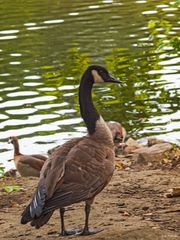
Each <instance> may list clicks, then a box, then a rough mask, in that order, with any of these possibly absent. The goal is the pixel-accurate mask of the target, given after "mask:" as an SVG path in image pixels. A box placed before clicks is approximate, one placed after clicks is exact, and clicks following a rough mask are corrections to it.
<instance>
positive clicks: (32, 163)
mask: <svg viewBox="0 0 180 240" xmlns="http://www.w3.org/2000/svg"><path fill="white" fill-rule="evenodd" d="M19 161H20V163H22V164H24V165H28V166H29V167H32V168H34V169H37V170H38V171H40V170H41V168H42V166H43V164H44V161H42V160H40V159H38V158H35V157H32V156H30V155H21V159H20V160H19Z"/></svg>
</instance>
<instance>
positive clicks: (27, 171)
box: [8, 136, 47, 177]
mask: <svg viewBox="0 0 180 240" xmlns="http://www.w3.org/2000/svg"><path fill="white" fill-rule="evenodd" d="M8 143H12V144H13V146H14V158H13V159H14V162H15V166H16V169H17V171H18V172H19V174H20V175H21V176H23V177H28V176H34V177H39V176H40V171H41V168H42V166H43V164H44V162H45V161H46V160H47V157H46V156H44V155H41V154H32V155H26V154H22V153H20V150H19V142H18V138H17V137H16V136H11V137H9V140H8Z"/></svg>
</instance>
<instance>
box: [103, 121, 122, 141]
mask: <svg viewBox="0 0 180 240" xmlns="http://www.w3.org/2000/svg"><path fill="white" fill-rule="evenodd" d="M107 125H108V127H109V128H110V130H111V133H112V136H113V141H114V143H117V144H119V143H123V142H124V141H125V138H126V130H125V128H124V127H123V126H122V125H121V124H120V123H119V122H107Z"/></svg>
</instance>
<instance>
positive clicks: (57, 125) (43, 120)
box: [0, 0, 180, 169]
mask: <svg viewBox="0 0 180 240" xmlns="http://www.w3.org/2000/svg"><path fill="white" fill-rule="evenodd" d="M0 3H1V18H0V22H1V25H0V26H1V29H0V162H1V163H3V164H4V165H5V166H6V168H7V169H8V168H11V167H13V166H14V163H13V161H9V160H11V159H12V157H13V150H12V145H9V144H8V143H7V139H8V137H9V136H11V135H16V136H18V137H19V140H20V147H21V151H22V153H26V154H31V153H46V152H47V150H48V149H49V148H51V147H54V146H56V145H58V144H62V143H64V142H65V141H67V140H68V139H70V138H72V137H77V136H82V135H84V134H85V133H86V128H85V126H84V123H83V121H82V119H81V116H80V112H79V104H78V95H77V93H78V85H79V81H80V78H81V75H82V73H83V71H84V70H85V69H86V67H87V66H88V65H89V64H100V65H104V66H106V67H107V68H108V70H110V71H111V72H112V74H113V75H114V76H115V77H117V78H119V79H120V80H121V82H122V84H121V85H116V86H114V85H111V84H106V85H100V86H96V87H95V88H94V91H93V99H94V102H95V105H96V106H97V108H98V110H99V111H100V113H101V114H102V116H103V117H104V119H105V120H106V121H118V122H121V123H122V124H123V125H124V126H125V128H126V129H127V131H128V134H129V136H132V137H134V138H143V137H146V136H152V135H159V137H160V138H163V139H166V140H170V141H173V142H176V143H179V141H180V140H179V133H180V126H179V120H180V111H179V96H178V91H179V86H180V83H179V81H180V64H179V63H180V56H179V55H178V53H179V52H178V51H179V45H178V44H179V42H178V34H179V30H180V18H179V14H178V13H179V12H178V11H179V4H178V3H179V0H176V1H168V0H164V1H163V0H161V1H149V0H137V1H135V0H121V1H118V0H116V1H115V0H114V1H113V0H104V1H98V0H96V1H93V0H87V1H81V0H73V1H65V0H63V1H59V0H52V1H48V0H39V1H35V0H27V1H18V0H14V1H10V0H0Z"/></svg>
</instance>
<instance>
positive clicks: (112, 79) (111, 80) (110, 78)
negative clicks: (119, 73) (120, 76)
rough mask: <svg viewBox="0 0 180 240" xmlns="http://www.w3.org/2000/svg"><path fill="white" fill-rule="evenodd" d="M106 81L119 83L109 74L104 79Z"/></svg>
mask: <svg viewBox="0 0 180 240" xmlns="http://www.w3.org/2000/svg"><path fill="white" fill-rule="evenodd" d="M106 82H112V83H120V81H119V80H117V79H115V78H113V77H111V76H109V78H108V79H107V80H106Z"/></svg>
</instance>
